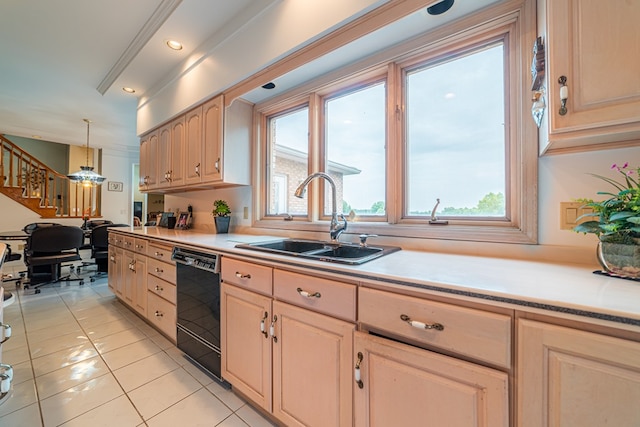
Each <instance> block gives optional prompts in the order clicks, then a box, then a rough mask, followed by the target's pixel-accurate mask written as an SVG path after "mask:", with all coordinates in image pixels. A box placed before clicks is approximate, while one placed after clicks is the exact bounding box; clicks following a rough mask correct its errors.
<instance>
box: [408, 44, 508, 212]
mask: <svg viewBox="0 0 640 427" xmlns="http://www.w3.org/2000/svg"><path fill="white" fill-rule="evenodd" d="M405 74H406V77H405V88H406V89H405V97H406V135H407V136H406V147H407V148H406V150H405V156H406V159H405V164H406V165H407V166H406V180H405V182H406V194H407V198H406V206H405V213H404V216H405V217H421V216H422V217H424V216H430V215H431V210H432V208H433V207H434V205H435V204H436V201H437V200H438V199H440V201H441V204H440V206H439V209H438V210H437V214H438V216H439V217H479V216H483V217H503V218H504V217H506V205H505V194H507V189H506V171H507V168H506V158H505V152H506V149H505V138H506V135H505V126H504V124H505V103H506V100H505V97H504V84H505V83H504V82H505V80H504V49H503V44H502V43H498V44H497V45H495V46H489V47H486V48H485V47H482V48H479V49H476V50H474V51H472V52H470V53H468V54H465V55H462V56H458V57H454V58H448V60H447V61H444V62H436V63H433V64H431V63H427V64H425V65H422V64H421V65H420V66H419V67H414V68H412V69H409V70H406V73H405Z"/></svg>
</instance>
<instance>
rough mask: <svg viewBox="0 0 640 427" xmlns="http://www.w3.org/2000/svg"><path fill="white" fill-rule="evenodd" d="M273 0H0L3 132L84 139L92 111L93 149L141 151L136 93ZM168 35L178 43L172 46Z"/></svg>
mask: <svg viewBox="0 0 640 427" xmlns="http://www.w3.org/2000/svg"><path fill="white" fill-rule="evenodd" d="M278 1H283V0H259V1H258V0H233V1H229V0H188V1H182V0H135V1H131V0H109V1H86V0H56V1H42V0H3V1H2V11H1V13H0V40H3V43H0V134H8V135H16V136H21V137H26V138H42V139H43V140H46V141H52V142H59V143H64V144H71V145H83V144H85V143H86V124H85V123H84V122H83V119H84V118H88V119H90V120H91V135H90V146H91V147H94V148H107V147H108V148H113V149H115V150H125V151H131V152H137V150H138V137H137V136H136V110H137V105H138V97H140V96H144V95H145V94H148V93H153V91H157V90H158V89H159V88H161V87H162V85H163V84H165V83H167V82H168V81H170V79H171V77H172V76H173V75H176V73H177V71H176V70H179V69H180V67H181V66H183V65H184V64H187V63H189V61H194V60H197V56H196V57H195V58H194V55H205V54H206V53H202V52H204V51H205V49H201V47H202V46H206V45H207V43H211V40H214V39H215V35H216V33H218V32H219V31H221V32H224V31H225V29H226V30H228V29H229V28H233V27H240V26H242V25H245V24H246V23H247V22H248V21H250V20H251V18H252V17H254V16H256V15H257V14H259V13H260V12H262V11H263V10H264V9H266V8H268V7H269V6H270V5H272V4H274V3H276V2H278ZM495 1H499V0H457V1H456V2H455V4H454V6H453V8H452V9H451V10H450V11H449V12H447V13H446V14H444V15H440V16H438V17H432V16H428V15H427V14H426V12H425V11H420V12H418V13H415V14H413V15H411V16H408V17H406V18H405V19H403V20H402V21H401V22H398V23H397V24H395V25H392V26H389V28H385V29H382V30H379V31H376V32H375V33H373V34H371V35H370V36H368V37H366V38H365V39H363V40H358V41H357V42H354V43H351V44H349V45H347V46H344V47H343V48H341V49H338V50H336V51H335V52H332V53H331V54H330V55H327V56H326V58H322V59H320V60H316V61H314V62H313V63H311V64H309V65H308V66H305V67H301V68H300V69H299V70H296V71H294V72H291V73H288V74H287V75H285V76H282V77H281V78H280V79H277V80H276V81H275V83H276V90H274V91H270V92H268V93H266V92H264V90H262V89H260V88H258V89H256V90H255V91H252V92H250V93H248V94H247V95H246V97H245V98H247V99H248V100H250V101H252V102H259V101H261V100H264V99H265V98H266V97H270V96H274V95H277V94H278V93H280V92H282V91H284V90H286V89H288V88H291V87H294V86H296V85H299V84H301V83H303V82H304V81H305V80H307V79H308V78H310V77H313V76H317V75H319V74H321V73H324V72H327V71H329V70H331V69H335V68H336V67H339V66H341V65H345V64H348V63H352V62H355V61H357V60H359V59H360V58H362V57H364V56H366V55H369V54H371V53H373V52H375V51H377V50H380V49H383V48H385V47H388V46H392V45H393V44H396V43H398V42H399V41H401V40H403V39H406V38H408V37H411V36H413V35H416V34H419V33H422V32H424V31H427V30H428V29H429V28H433V27H436V26H440V25H443V24H445V23H447V22H449V21H451V20H453V19H456V18H458V17H460V16H463V15H466V14H468V13H470V12H472V11H474V10H478V9H480V8H482V7H485V6H487V5H488V4H490V3H492V2H495ZM425 3H427V4H428V3H429V2H428V1H425ZM170 39H176V40H179V41H181V42H182V44H183V45H184V48H183V49H182V50H180V51H173V50H171V49H169V48H168V47H167V46H166V41H167V40H170ZM9 40H10V41H11V42H8V41H9ZM199 48H200V49H199ZM255 71H258V70H255ZM123 87H131V88H134V89H135V91H136V92H135V94H128V93H125V92H124V91H123V90H122V88H123Z"/></svg>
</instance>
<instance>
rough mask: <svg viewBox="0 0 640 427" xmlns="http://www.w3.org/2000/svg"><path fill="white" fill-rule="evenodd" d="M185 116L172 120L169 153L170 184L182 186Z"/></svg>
mask: <svg viewBox="0 0 640 427" xmlns="http://www.w3.org/2000/svg"><path fill="white" fill-rule="evenodd" d="M184 120H185V118H184V116H181V117H179V118H177V119H176V120H174V121H172V122H171V148H170V153H169V159H170V160H169V181H170V182H169V185H170V186H171V187H180V186H181V185H184V150H185V145H186V144H185V139H184V138H185V133H184V131H185V128H184Z"/></svg>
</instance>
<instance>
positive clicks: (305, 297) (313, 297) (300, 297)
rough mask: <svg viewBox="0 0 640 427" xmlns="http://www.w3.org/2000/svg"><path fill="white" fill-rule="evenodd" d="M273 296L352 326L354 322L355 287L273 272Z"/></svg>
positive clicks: (327, 280) (299, 275)
mask: <svg viewBox="0 0 640 427" xmlns="http://www.w3.org/2000/svg"><path fill="white" fill-rule="evenodd" d="M273 295H274V296H275V297H276V298H278V299H280V300H282V301H287V302H290V303H292V304H295V305H298V306H301V307H304V308H307V309H309V310H314V311H318V312H320V313H324V314H328V315H330V316H334V317H340V318H342V319H346V320H350V321H352V322H355V320H356V287H355V285H350V284H348V283H343V282H336V281H334V280H330V279H322V278H319V277H310V276H306V275H303V274H298V273H291V272H288V271H282V270H275V271H274V272H273Z"/></svg>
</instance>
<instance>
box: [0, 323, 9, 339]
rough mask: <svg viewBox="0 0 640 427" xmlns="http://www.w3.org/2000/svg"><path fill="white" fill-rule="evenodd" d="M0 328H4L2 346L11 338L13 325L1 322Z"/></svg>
mask: <svg viewBox="0 0 640 427" xmlns="http://www.w3.org/2000/svg"><path fill="white" fill-rule="evenodd" d="M0 328H2V341H0V344H3V343H5V342H7V341H8V340H9V338H11V325H8V324H6V323H1V322H0Z"/></svg>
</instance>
